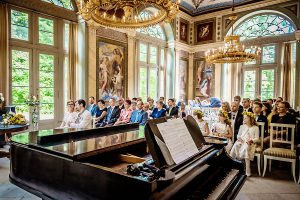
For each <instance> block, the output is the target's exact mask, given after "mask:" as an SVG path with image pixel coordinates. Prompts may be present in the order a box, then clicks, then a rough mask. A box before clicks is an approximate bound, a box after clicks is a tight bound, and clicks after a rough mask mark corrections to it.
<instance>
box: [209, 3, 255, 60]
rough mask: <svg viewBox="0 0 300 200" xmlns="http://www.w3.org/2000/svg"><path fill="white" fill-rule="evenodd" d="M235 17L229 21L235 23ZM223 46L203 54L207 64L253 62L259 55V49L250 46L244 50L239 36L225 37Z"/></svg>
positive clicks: (231, 17)
mask: <svg viewBox="0 0 300 200" xmlns="http://www.w3.org/2000/svg"><path fill="white" fill-rule="evenodd" d="M232 11H234V0H233V3H232ZM236 19H237V17H236V16H230V17H229V20H230V21H235V20H236ZM224 42H225V45H224V47H220V48H218V49H212V50H209V51H207V52H205V59H206V61H207V62H209V63H243V62H251V61H255V60H257V59H258V58H259V56H260V54H261V48H259V47H256V46H251V47H249V48H247V49H245V46H244V45H242V44H241V42H240V36H238V35H233V26H232V35H229V36H225V38H224Z"/></svg>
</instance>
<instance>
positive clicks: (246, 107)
mask: <svg viewBox="0 0 300 200" xmlns="http://www.w3.org/2000/svg"><path fill="white" fill-rule="evenodd" d="M242 105H243V110H244V111H245V112H252V113H253V111H252V109H251V108H250V99H249V98H243V101H242Z"/></svg>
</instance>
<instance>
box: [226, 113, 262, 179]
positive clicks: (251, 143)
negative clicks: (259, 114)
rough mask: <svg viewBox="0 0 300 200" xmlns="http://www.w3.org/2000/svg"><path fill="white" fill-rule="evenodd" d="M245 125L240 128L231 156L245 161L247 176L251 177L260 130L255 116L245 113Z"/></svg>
mask: <svg viewBox="0 0 300 200" xmlns="http://www.w3.org/2000/svg"><path fill="white" fill-rule="evenodd" d="M243 115H244V124H243V125H241V126H240V129H239V133H238V135H237V141H236V142H235V143H234V145H233V147H232V149H231V151H230V156H231V157H232V158H234V159H238V160H242V159H245V163H246V175H247V176H251V169H250V160H253V158H254V152H255V143H257V142H258V141H259V128H258V126H257V123H256V120H255V116H254V115H253V113H251V112H244V113H243Z"/></svg>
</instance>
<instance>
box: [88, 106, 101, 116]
mask: <svg viewBox="0 0 300 200" xmlns="http://www.w3.org/2000/svg"><path fill="white" fill-rule="evenodd" d="M97 108H98V106H97V105H96V104H92V105H90V106H89V107H88V109H87V110H88V111H90V113H91V115H92V116H95V115H96V112H97Z"/></svg>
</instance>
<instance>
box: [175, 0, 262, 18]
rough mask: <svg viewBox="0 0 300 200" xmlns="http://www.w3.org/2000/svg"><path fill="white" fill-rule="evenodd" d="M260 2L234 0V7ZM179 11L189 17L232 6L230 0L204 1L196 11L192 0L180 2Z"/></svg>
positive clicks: (256, 0)
mask: <svg viewBox="0 0 300 200" xmlns="http://www.w3.org/2000/svg"><path fill="white" fill-rule="evenodd" d="M258 1H261V0H234V4H235V5H237V6H238V5H241V4H246V3H253V2H258ZM180 5H181V9H182V10H184V11H186V12H188V13H189V14H191V15H199V14H202V13H208V12H212V11H216V10H220V9H226V8H230V7H231V6H232V0H204V1H203V2H202V3H201V4H200V6H199V8H198V9H196V8H195V6H194V4H193V0H182V1H181V3H180Z"/></svg>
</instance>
